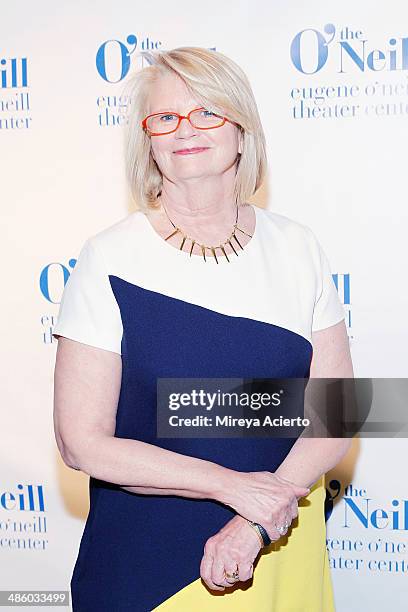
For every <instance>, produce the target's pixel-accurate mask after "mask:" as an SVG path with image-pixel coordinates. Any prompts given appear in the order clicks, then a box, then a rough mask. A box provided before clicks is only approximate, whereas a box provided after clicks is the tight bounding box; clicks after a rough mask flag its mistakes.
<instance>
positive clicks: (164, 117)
mask: <svg viewBox="0 0 408 612" xmlns="http://www.w3.org/2000/svg"><path fill="white" fill-rule="evenodd" d="M174 116H175V115H161V116H160V119H166V117H170V120H171V119H172V118H173V117H174Z"/></svg>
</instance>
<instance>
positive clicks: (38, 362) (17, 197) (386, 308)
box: [0, 0, 408, 612]
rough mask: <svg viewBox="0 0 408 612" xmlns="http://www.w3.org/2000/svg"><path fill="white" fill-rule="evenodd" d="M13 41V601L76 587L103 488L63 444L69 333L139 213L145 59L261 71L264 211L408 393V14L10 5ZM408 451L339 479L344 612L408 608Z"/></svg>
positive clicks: (3, 146)
mask: <svg viewBox="0 0 408 612" xmlns="http://www.w3.org/2000/svg"><path fill="white" fill-rule="evenodd" d="M0 33H1V36H0V154H1V192H2V214H3V217H4V220H5V224H4V226H3V227H4V229H3V233H2V241H1V248H2V250H3V253H2V261H3V268H2V269H3V286H4V289H5V291H4V295H5V297H6V298H7V299H4V300H3V306H2V308H3V316H2V338H3V347H4V353H3V367H2V372H3V392H2V395H3V404H2V418H1V421H2V428H1V431H2V436H1V445H0V459H1V464H0V466H1V467H0V555H1V566H2V572H1V577H0V590H10V589H23V590H46V589H52V590H67V589H69V581H70V578H71V573H72V569H73V566H74V563H75V559H76V556H77V552H78V546H79V541H80V538H81V535H82V530H83V526H84V521H85V519H86V516H87V512H88V477H87V476H86V475H85V474H82V473H80V472H77V471H74V470H70V469H69V468H68V467H66V466H65V465H64V463H63V462H62V460H61V458H60V455H59V452H58V449H57V447H56V443H55V438H54V430H53V419H52V411H53V371H54V363H55V351H56V341H55V340H53V339H52V336H51V333H52V330H53V326H54V325H55V323H56V318H57V314H58V307H59V302H60V299H61V294H62V291H63V288H64V285H65V283H66V282H67V279H68V278H69V275H70V273H71V271H72V269H73V267H74V265H75V262H76V258H77V256H78V253H79V250H80V247H81V246H82V244H83V243H84V241H85V240H86V239H87V238H88V237H89V236H91V235H93V234H95V233H97V232H98V231H100V230H102V229H104V228H106V227H108V226H110V225H112V224H113V223H115V222H116V221H118V220H120V219H122V218H123V217H124V216H126V215H128V214H129V213H131V212H132V211H133V210H135V204H134V203H133V202H132V201H131V198H130V195H129V189H128V186H127V185H126V181H125V172H124V160H123V157H122V151H123V149H122V142H123V134H124V130H125V129H126V123H127V118H128V113H129V112H131V107H130V104H129V100H128V99H127V97H126V95H125V94H124V88H125V85H126V79H127V77H128V76H129V75H130V74H131V73H132V72H133V71H134V70H138V69H140V68H142V67H143V65H145V64H143V62H145V60H144V59H142V58H141V56H140V55H139V53H140V51H143V50H161V49H163V50H167V49H172V48H175V47H179V46H189V45H192V46H200V47H206V48H212V49H216V50H218V51H221V52H222V53H224V54H226V55H228V56H229V57H231V58H232V59H233V60H235V61H236V62H237V63H238V64H239V65H240V66H241V67H242V68H243V69H244V70H245V72H246V73H247V75H248V77H249V79H250V82H251V84H252V87H253V90H254V93H255V97H256V100H257V103H258V107H259V112H260V115H261V118H262V122H263V125H264V129H265V133H266V137H267V143H268V159H269V172H268V177H267V180H266V181H265V183H264V185H263V186H262V188H261V189H260V190H259V191H258V193H257V194H256V195H255V196H254V197H253V198H252V201H253V202H254V203H255V204H257V205H259V206H262V207H265V208H268V209H270V210H273V211H275V212H278V213H280V214H283V215H286V216H288V217H290V218H292V219H295V220H298V221H300V222H301V223H304V224H306V225H308V226H309V227H311V228H312V230H313V231H314V232H315V234H316V235H317V237H318V238H319V240H320V242H321V244H322V246H323V248H324V250H325V251H326V253H327V255H328V258H329V260H330V264H331V269H332V274H333V278H334V281H335V284H336V286H337V289H338V292H339V295H340V297H341V299H342V302H343V304H344V309H345V312H346V323H347V328H348V334H349V340H350V346H351V351H352V356H353V363H354V371H355V376H356V377H373V378H376V377H383V378H387V379H392V378H397V377H401V378H405V377H406V376H407V372H408V359H407V352H406V347H407V345H408V327H407V317H406V313H407V311H408V292H407V283H406V272H407V259H408V257H407V254H408V249H407V217H408V213H407V210H408V206H407V202H406V175H407V170H406V166H407V153H406V142H407V137H408V129H407V126H408V7H407V5H406V2H404V1H403V0H399V1H396V0H395V1H392V0H391V1H388V2H378V3H375V4H373V3H372V2H369V1H368V0H362V1H360V2H357V3H356V2H352V1H351V0H342V1H341V2H340V1H339V2H331V3H330V5H329V4H328V3H327V2H323V1H316V0H311V1H310V2H308V3H303V2H300V1H299V0H296V1H293V2H290V3H288V2H284V1H282V0H278V1H277V0H275V1H271V2H270V1H267V0H240V1H239V2H234V3H233V2H219V1H215V0H207V2H205V4H204V5H203V4H202V3H194V2H191V1H186V0H179V1H178V2H177V3H173V4H172V3H170V4H169V3H168V2H165V1H164V0H155V1H154V2H150V3H142V2H135V1H130V0H122V2H120V3H119V4H114V3H113V2H110V1H108V0H99V1H98V2H93V1H88V2H79V1H78V0H75V1H71V2H62V3H55V2H51V0H47V1H46V0H42V1H38V2H34V3H31V2H23V3H18V5H10V4H7V7H6V6H4V7H3V11H2V19H1V23H0ZM389 382H390V386H389V393H390V394H392V392H393V387H392V380H390V381H389ZM406 451H407V443H406V439H405V438H404V437H402V436H401V435H398V434H395V435H393V436H391V435H390V436H389V437H388V438H384V437H378V436H376V434H375V433H373V435H372V437H368V438H364V439H361V438H355V439H354V440H353V446H352V448H351V450H350V452H349V453H348V454H347V456H346V457H345V458H344V460H343V461H342V462H341V463H340V464H339V465H338V466H336V468H335V469H333V470H332V471H331V472H330V473H329V474H327V477H326V489H327V498H326V507H325V512H326V520H327V547H328V551H329V557H330V564H331V568H332V576H333V583H334V589H335V598H336V607H337V610H339V611H344V612H346V611H347V612H351V611H357V610H372V611H377V610H378V611H382V610H385V609H387V607H389V606H391V607H392V609H393V611H394V612H397V611H400V612H402V611H403V610H406V606H407V603H406V593H407V588H406V581H407V579H408V538H407V533H408V490H407V479H406V474H405V463H406ZM112 520H115V517H112ZM294 581H296V576H294Z"/></svg>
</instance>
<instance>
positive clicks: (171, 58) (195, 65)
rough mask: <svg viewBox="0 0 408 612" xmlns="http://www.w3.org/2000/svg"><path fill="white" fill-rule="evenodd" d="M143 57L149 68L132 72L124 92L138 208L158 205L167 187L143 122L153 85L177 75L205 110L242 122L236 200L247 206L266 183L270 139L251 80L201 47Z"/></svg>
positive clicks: (128, 157)
mask: <svg viewBox="0 0 408 612" xmlns="http://www.w3.org/2000/svg"><path fill="white" fill-rule="evenodd" d="M140 55H141V56H142V57H144V58H146V60H147V61H148V63H149V64H150V65H149V66H146V67H144V68H141V69H140V70H137V71H135V72H133V73H131V74H130V76H129V77H128V79H127V81H126V83H125V89H124V92H125V93H126V92H128V93H126V95H127V96H128V99H129V102H130V104H129V109H130V113H129V117H128V119H129V122H128V125H127V127H126V130H125V142H124V148H125V151H124V155H125V166H126V178H127V180H128V183H129V187H130V190H131V194H132V196H133V198H134V200H135V202H136V203H137V205H138V206H139V207H140V208H141V209H142V210H143V209H146V207H151V208H153V207H155V206H157V205H158V201H157V197H158V195H160V192H161V189H162V183H163V180H162V174H161V172H160V170H159V168H158V166H157V164H156V162H155V161H154V159H153V157H152V155H151V143H150V138H149V136H148V135H147V134H146V132H145V131H144V130H143V129H142V127H141V122H142V120H143V119H144V117H145V116H146V115H147V114H148V111H147V109H148V100H149V91H150V85H151V84H152V83H154V81H155V80H156V79H158V78H160V76H161V75H165V74H168V73H171V74H176V75H178V76H179V77H180V78H181V79H182V80H183V81H184V83H185V84H186V86H187V87H188V89H189V91H191V92H192V94H193V95H194V96H195V97H196V98H197V100H198V101H199V102H200V104H201V105H202V106H204V107H206V108H207V109H208V110H211V111H212V112H215V113H217V114H221V115H223V116H224V117H227V119H229V120H231V121H234V122H235V123H237V124H238V126H239V129H240V130H241V133H242V144H241V151H242V153H241V155H240V157H239V160H238V167H237V172H236V175H235V184H234V199H235V203H236V204H238V205H240V204H243V203H244V202H245V201H246V200H247V198H249V197H251V196H252V195H253V194H254V193H255V192H256V191H257V190H258V188H259V187H260V185H261V184H262V182H263V180H264V176H265V174H266V166H267V159H266V143H265V135H264V131H263V128H262V124H261V120H260V117H259V113H258V109H257V105H256V102H255V98H254V94H253V91H252V88H251V85H250V83H249V80H248V77H247V76H246V75H245V73H244V72H243V70H242V69H241V68H240V67H239V66H238V65H237V64H236V63H235V62H233V61H232V60H231V59H230V58H228V57H227V56H226V55H224V54H222V53H220V52H218V51H213V50H209V49H205V48H201V47H178V48H176V49H172V50H170V51H158V52H148V51H143V52H141V53H140Z"/></svg>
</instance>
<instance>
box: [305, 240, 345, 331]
mask: <svg viewBox="0 0 408 612" xmlns="http://www.w3.org/2000/svg"><path fill="white" fill-rule="evenodd" d="M308 229H309V230H310V228H308ZM310 234H311V237H312V240H313V248H314V261H315V268H316V281H317V282H316V296H315V303H314V308H313V318H312V332H315V331H319V330H320V329H326V328H327V327H331V326H332V325H335V324H336V323H339V322H340V321H342V320H343V319H344V318H345V316H346V313H345V310H344V306H343V304H342V303H341V300H340V297H339V294H338V292H337V288H336V285H335V284H334V280H333V277H332V273H331V269H330V263H329V260H328V258H327V255H326V253H325V252H324V250H323V248H322V246H321V244H320V243H319V241H318V240H317V238H316V236H315V235H314V233H313V232H312V230H310Z"/></svg>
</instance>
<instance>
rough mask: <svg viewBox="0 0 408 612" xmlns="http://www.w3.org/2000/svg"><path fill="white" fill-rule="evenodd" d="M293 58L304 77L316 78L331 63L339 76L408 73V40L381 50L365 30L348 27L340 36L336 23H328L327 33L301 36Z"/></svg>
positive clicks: (292, 50) (309, 32) (309, 31)
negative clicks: (382, 72)
mask: <svg viewBox="0 0 408 612" xmlns="http://www.w3.org/2000/svg"><path fill="white" fill-rule="evenodd" d="M373 47H374V48H373ZM290 57H291V60H292V63H293V65H294V67H295V68H296V70H298V71H299V72H301V73H303V74H316V72H319V71H320V70H321V69H322V68H323V67H324V66H325V65H326V64H327V62H328V61H329V60H330V59H332V60H333V62H334V70H336V71H337V72H339V73H345V72H349V71H350V70H353V69H358V70H359V71H360V72H365V71H372V72H380V71H385V72H387V71H388V72H391V71H399V70H408V37H400V38H397V37H392V38H389V39H388V41H386V42H384V43H383V44H381V48H378V47H377V46H374V45H370V43H369V40H368V38H367V37H366V35H365V34H364V33H363V31H362V30H355V29H354V28H351V27H349V26H345V27H342V28H341V29H340V30H339V31H338V32H337V30H336V26H335V25H334V24H333V23H327V24H326V25H325V26H324V28H323V32H321V31H319V30H316V29H314V28H306V29H304V30H301V31H300V32H298V33H297V34H296V35H295V36H294V38H293V40H292V43H291V45H290Z"/></svg>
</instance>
